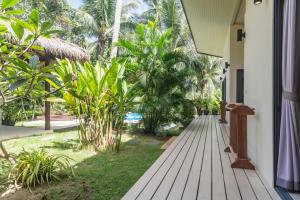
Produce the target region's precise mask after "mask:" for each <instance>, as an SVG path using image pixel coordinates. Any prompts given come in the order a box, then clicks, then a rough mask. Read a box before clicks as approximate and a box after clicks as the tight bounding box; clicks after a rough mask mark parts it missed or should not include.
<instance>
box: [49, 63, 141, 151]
mask: <svg viewBox="0 0 300 200" xmlns="http://www.w3.org/2000/svg"><path fill="white" fill-rule="evenodd" d="M125 69H126V63H124V62H123V63H119V62H117V61H116V60H115V59H113V60H112V62H111V64H110V65H108V66H101V65H100V64H99V63H97V64H96V65H92V64H90V63H85V64H84V65H81V64H79V63H75V64H72V63H71V62H70V61H68V60H63V61H59V65H57V66H56V71H55V73H54V75H56V76H57V77H58V79H59V81H58V82H60V83H62V85H61V86H60V85H57V84H55V83H52V85H53V86H54V87H56V88H59V87H63V88H64V89H63V97H64V99H65V101H66V103H67V104H68V107H69V108H71V109H72V110H73V111H74V112H75V113H76V115H77V117H78V119H79V122H80V131H79V136H80V141H81V143H82V144H83V145H90V144H91V145H94V146H96V147H103V148H107V147H113V148H114V147H115V148H116V149H117V150H118V149H119V145H120V140H121V129H122V128H123V120H124V117H125V114H126V113H127V112H128V110H129V109H130V107H131V106H132V103H133V100H134V97H135V95H134V93H133V88H134V87H133V85H129V84H127V82H126V81H125V79H124V73H125ZM113 129H115V131H113Z"/></svg>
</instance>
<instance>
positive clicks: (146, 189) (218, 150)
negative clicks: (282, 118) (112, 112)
mask: <svg viewBox="0 0 300 200" xmlns="http://www.w3.org/2000/svg"><path fill="white" fill-rule="evenodd" d="M217 119H218V117H217V116H202V117H199V118H197V119H195V120H193V122H192V123H191V124H190V125H189V126H188V127H187V128H186V129H185V130H184V131H183V132H182V134H181V135H180V136H179V137H178V138H177V139H176V140H175V141H174V142H173V143H172V144H171V145H170V146H169V148H168V149H167V150H166V151H165V152H164V153H163V154H162V155H161V156H160V158H159V159H158V160H157V161H156V162H155V163H154V164H153V165H152V166H151V167H150V168H149V169H148V171H147V172H146V173H145V174H144V175H143V176H142V177H141V178H140V179H139V180H138V181H137V183H136V184H135V185H134V186H133V187H132V188H131V189H130V190H129V191H128V192H127V194H126V195H125V196H124V197H123V198H122V199H123V200H136V199H138V200H148V199H149V200H150V199H159V200H162V199H171V200H177V199H185V200H194V199H199V200H237V199H245V200H246V199H247V200H257V199H259V200H272V199H276V200H277V199H280V198H279V197H278V196H277V194H276V192H275V191H274V190H273V189H272V188H270V187H269V186H268V185H267V184H265V182H264V181H263V179H262V178H261V177H260V176H259V174H258V173H257V172H256V171H253V170H243V169H232V168H231V167H230V163H231V162H232V161H233V159H234V155H232V154H228V153H225V152H224V151H223V150H224V148H225V144H227V142H228V127H227V126H225V125H219V123H218V120H217Z"/></svg>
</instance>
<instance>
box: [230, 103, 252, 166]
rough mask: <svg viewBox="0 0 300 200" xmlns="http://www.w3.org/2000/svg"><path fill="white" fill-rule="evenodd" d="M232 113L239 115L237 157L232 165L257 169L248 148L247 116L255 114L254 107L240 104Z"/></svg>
mask: <svg viewBox="0 0 300 200" xmlns="http://www.w3.org/2000/svg"><path fill="white" fill-rule="evenodd" d="M232 113H233V114H235V115H236V116H237V158H236V160H235V161H234V162H233V163H232V164H231V167H232V168H242V169H255V167H254V165H253V164H252V163H251V162H250V159H249V158H248V148H247V147H248V146H247V116H248V115H254V114H255V113H254V109H253V108H250V107H249V106H246V105H238V106H236V107H235V108H234V109H233V110H232Z"/></svg>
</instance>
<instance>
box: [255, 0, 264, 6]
mask: <svg viewBox="0 0 300 200" xmlns="http://www.w3.org/2000/svg"><path fill="white" fill-rule="evenodd" d="M261 3H262V0H254V4H255V5H259V4H261Z"/></svg>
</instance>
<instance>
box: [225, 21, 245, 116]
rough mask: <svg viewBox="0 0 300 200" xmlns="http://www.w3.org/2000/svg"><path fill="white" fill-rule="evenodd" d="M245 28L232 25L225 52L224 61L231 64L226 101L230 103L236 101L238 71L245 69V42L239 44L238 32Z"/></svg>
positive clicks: (227, 75) (228, 73) (227, 76)
mask: <svg viewBox="0 0 300 200" xmlns="http://www.w3.org/2000/svg"><path fill="white" fill-rule="evenodd" d="M243 28H244V26H243V25H232V26H231V27H230V31H229V33H228V35H227V42H226V46H225V50H224V60H225V62H229V63H230V68H229V70H228V72H227V74H226V78H227V79H226V80H227V82H226V86H227V90H226V92H227V93H226V94H227V99H226V101H227V102H229V103H231V102H235V101H236V87H237V86H236V81H237V69H243V68H244V42H237V30H238V29H243ZM227 118H228V117H227Z"/></svg>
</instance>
